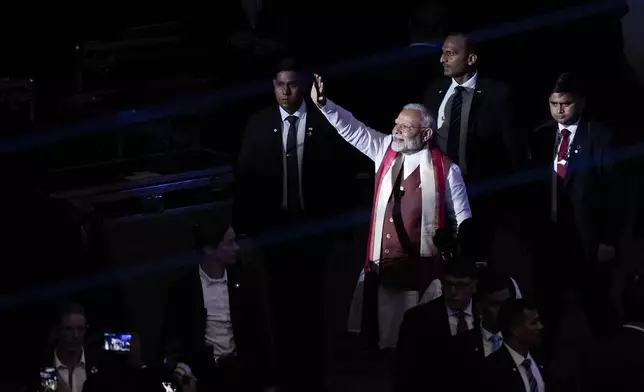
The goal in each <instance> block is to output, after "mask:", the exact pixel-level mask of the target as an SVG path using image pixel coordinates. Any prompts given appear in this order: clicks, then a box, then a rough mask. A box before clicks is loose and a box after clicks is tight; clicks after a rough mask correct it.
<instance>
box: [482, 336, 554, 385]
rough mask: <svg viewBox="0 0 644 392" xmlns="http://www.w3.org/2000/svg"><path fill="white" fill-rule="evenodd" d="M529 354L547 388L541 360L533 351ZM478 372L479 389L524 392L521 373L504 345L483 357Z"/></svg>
mask: <svg viewBox="0 0 644 392" xmlns="http://www.w3.org/2000/svg"><path fill="white" fill-rule="evenodd" d="M530 354H531V355H532V358H533V359H534V361H535V363H536V364H537V367H538V368H539V372H540V373H541V377H542V378H543V382H544V384H545V385H546V390H548V389H547V388H548V384H547V379H546V375H545V371H544V367H543V365H542V364H541V363H542V362H541V361H540V360H539V358H538V357H537V358H535V355H534V353H532V352H530ZM480 374H481V375H480V380H481V385H480V387H479V389H480V390H481V391H495V392H525V384H524V383H523V378H521V373H519V369H518V368H517V366H516V364H515V363H514V360H513V359H512V356H511V355H510V352H509V351H508V349H507V348H506V347H505V345H504V346H502V347H501V348H499V349H498V350H497V351H496V352H494V353H492V354H490V355H489V356H488V357H487V358H486V359H485V361H484V364H483V367H482V368H481V373H480Z"/></svg>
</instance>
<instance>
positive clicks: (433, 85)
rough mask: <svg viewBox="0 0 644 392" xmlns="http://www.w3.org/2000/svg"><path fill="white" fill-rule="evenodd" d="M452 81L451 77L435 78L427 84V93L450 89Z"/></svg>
mask: <svg viewBox="0 0 644 392" xmlns="http://www.w3.org/2000/svg"><path fill="white" fill-rule="evenodd" d="M451 83H452V81H451V79H447V78H442V79H439V80H434V81H432V82H430V83H429V85H428V86H427V89H426V90H425V93H426V94H427V93H431V94H440V93H441V92H443V90H446V89H448V88H449V86H450V84H451Z"/></svg>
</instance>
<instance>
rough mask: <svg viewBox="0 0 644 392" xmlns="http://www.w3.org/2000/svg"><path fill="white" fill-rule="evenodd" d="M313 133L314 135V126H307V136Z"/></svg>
mask: <svg viewBox="0 0 644 392" xmlns="http://www.w3.org/2000/svg"><path fill="white" fill-rule="evenodd" d="M312 135H313V127H308V128H306V136H312Z"/></svg>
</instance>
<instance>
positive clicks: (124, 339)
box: [103, 332, 132, 352]
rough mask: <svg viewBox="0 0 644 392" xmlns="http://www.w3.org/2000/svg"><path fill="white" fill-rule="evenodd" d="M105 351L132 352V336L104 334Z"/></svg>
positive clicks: (112, 333)
mask: <svg viewBox="0 0 644 392" xmlns="http://www.w3.org/2000/svg"><path fill="white" fill-rule="evenodd" d="M103 349H104V350H105V351H114V352H130V351H131V350H132V335H131V334H129V333H114V332H106V333H105V334H103Z"/></svg>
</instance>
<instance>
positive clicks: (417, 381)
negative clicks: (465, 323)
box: [394, 296, 478, 391]
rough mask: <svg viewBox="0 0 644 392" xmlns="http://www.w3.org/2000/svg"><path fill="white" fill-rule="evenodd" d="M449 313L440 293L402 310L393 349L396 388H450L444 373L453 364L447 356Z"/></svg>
mask: <svg viewBox="0 0 644 392" xmlns="http://www.w3.org/2000/svg"><path fill="white" fill-rule="evenodd" d="M475 315H476V313H475ZM448 317H449V316H448V314H447V308H446V305H445V299H444V298H443V297H442V296H440V297H438V298H436V299H435V300H433V301H431V302H428V303H426V304H422V305H418V306H416V307H413V308H411V309H409V310H408V311H407V312H405V316H404V318H403V322H402V325H401V326H400V332H399V337H398V347H397V352H396V364H395V375H394V377H395V380H394V382H395V390H396V391H416V390H426V389H427V388H432V389H433V390H436V391H440V390H443V389H450V388H451V387H450V386H451V385H452V384H453V382H452V381H453V380H450V377H446V376H445V375H446V374H448V373H446V372H449V371H450V367H451V366H452V364H451V363H449V361H447V360H446V359H447V358H448V352H449V350H450V347H451V341H452V333H451V330H450V325H449V318H448ZM477 324H478V319H477V317H476V316H475V319H474V325H477ZM429 373H431V375H430V376H428V374H429ZM434 388H435V389H434Z"/></svg>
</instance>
